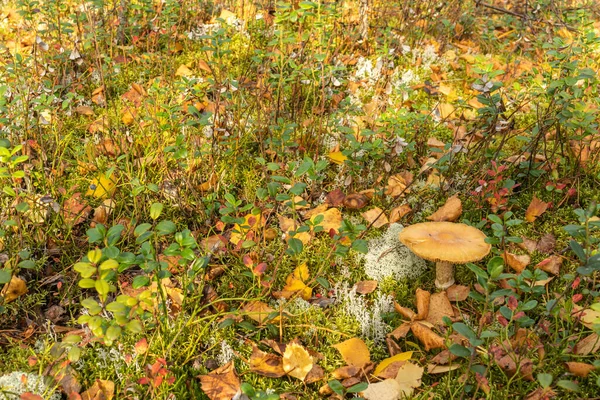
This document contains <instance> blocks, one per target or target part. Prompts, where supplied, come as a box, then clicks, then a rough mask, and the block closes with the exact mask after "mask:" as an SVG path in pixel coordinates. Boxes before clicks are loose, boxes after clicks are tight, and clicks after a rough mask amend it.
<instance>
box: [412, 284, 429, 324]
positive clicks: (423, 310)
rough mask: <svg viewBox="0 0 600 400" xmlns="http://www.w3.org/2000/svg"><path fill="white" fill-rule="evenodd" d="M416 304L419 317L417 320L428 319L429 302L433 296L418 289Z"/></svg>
mask: <svg viewBox="0 0 600 400" xmlns="http://www.w3.org/2000/svg"><path fill="white" fill-rule="evenodd" d="M415 296H416V303H417V315H416V317H415V319H416V320H421V319H425V318H427V314H428V313H429V300H430V298H431V294H430V293H429V292H428V291H426V290H423V289H421V288H417V292H416V295H415Z"/></svg>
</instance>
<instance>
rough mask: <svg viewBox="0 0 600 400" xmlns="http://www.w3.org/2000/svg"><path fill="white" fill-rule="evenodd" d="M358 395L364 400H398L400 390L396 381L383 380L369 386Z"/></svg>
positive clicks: (400, 394) (400, 393)
mask: <svg viewBox="0 0 600 400" xmlns="http://www.w3.org/2000/svg"><path fill="white" fill-rule="evenodd" d="M360 395H361V396H362V398H364V399H365V400H398V399H399V398H400V396H402V390H401V389H400V384H399V383H398V381H396V379H385V380H383V381H381V382H376V383H371V384H369V386H368V387H367V388H366V389H365V390H364V391H363V392H361V393H360Z"/></svg>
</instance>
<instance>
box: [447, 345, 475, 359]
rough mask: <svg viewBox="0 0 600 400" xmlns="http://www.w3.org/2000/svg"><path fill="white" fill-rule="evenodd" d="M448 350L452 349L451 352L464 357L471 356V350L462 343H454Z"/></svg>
mask: <svg viewBox="0 0 600 400" xmlns="http://www.w3.org/2000/svg"><path fill="white" fill-rule="evenodd" d="M448 350H450V353H452V354H454V355H455V356H458V357H463V358H469V357H471V350H469V349H468V348H466V347H464V346H461V345H460V344H456V343H453V344H451V345H450V347H449V348H448Z"/></svg>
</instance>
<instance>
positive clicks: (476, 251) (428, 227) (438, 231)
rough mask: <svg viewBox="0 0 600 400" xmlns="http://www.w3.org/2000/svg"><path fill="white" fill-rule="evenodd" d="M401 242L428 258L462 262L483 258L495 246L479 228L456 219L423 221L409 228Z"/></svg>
mask: <svg viewBox="0 0 600 400" xmlns="http://www.w3.org/2000/svg"><path fill="white" fill-rule="evenodd" d="M399 238H400V241H401V242H402V243H403V244H404V245H405V246H406V247H408V248H409V249H410V250H411V251H412V252H413V253H415V254H416V255H417V256H419V257H421V258H423V259H425V260H429V261H435V262H438V261H447V262H451V263H453V264H463V263H466V262H473V261H478V260H481V259H482V258H483V257H485V256H486V255H487V254H488V253H489V252H490V250H491V248H492V246H491V245H490V244H489V243H486V242H485V238H486V236H485V234H484V233H483V232H481V231H480V230H479V229H477V228H474V227H472V226H469V225H465V224H457V223H454V222H423V223H420V224H415V225H411V226H409V227H406V228H404V229H403V230H402V232H400V235H399Z"/></svg>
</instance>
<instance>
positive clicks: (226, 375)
mask: <svg viewBox="0 0 600 400" xmlns="http://www.w3.org/2000/svg"><path fill="white" fill-rule="evenodd" d="M198 378H199V379H200V384H201V385H202V391H203V392H204V394H206V395H207V396H208V398H209V399H210V400H231V399H232V398H233V397H234V396H236V395H237V394H238V393H239V392H240V386H241V383H240V380H239V378H238V376H237V374H236V373H235V369H234V368H233V361H230V362H228V363H227V364H225V365H223V366H222V367H219V368H217V369H215V370H214V371H212V372H211V373H209V374H207V375H200V376H199V377H198Z"/></svg>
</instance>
